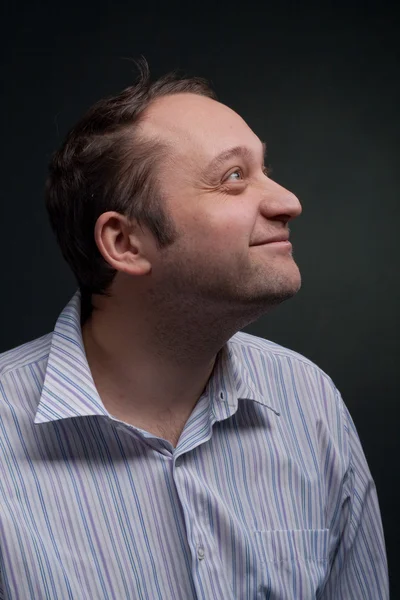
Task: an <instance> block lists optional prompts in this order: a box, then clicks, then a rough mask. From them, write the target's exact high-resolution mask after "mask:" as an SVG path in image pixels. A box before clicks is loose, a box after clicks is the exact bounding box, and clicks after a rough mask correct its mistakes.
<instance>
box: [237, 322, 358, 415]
mask: <svg viewBox="0 0 400 600" xmlns="http://www.w3.org/2000/svg"><path fill="white" fill-rule="evenodd" d="M230 341H231V343H232V344H233V346H234V348H235V353H236V354H237V356H238V357H239V358H240V359H241V362H242V364H244V365H246V369H247V370H248V372H249V373H250V375H251V378H252V380H253V381H254V382H257V387H258V389H260V390H262V391H265V393H267V394H268V395H269V396H272V397H273V402H274V405H275V407H276V408H277V409H278V410H279V411H280V412H282V413H287V412H288V411H290V412H293V411H300V412H302V413H305V414H306V415H307V416H309V417H310V418H316V419H318V418H319V417H323V418H324V419H326V418H327V419H328V420H329V421H330V422H331V423H334V422H336V423H337V421H338V420H339V421H340V422H341V426H345V422H344V421H345V420H346V419H345V414H346V411H345V407H344V403H343V400H342V397H341V394H340V392H339V390H338V389H337V387H336V385H335V384H334V382H333V380H332V378H331V377H330V375H328V373H326V372H325V371H324V370H323V369H322V368H321V367H319V366H318V365H317V364H315V363H314V362H313V361H312V360H310V359H309V358H307V357H306V356H304V355H302V354H300V353H299V352H296V351H295V350H291V349H290V348H286V347H285V346H282V345H280V344H277V343H275V342H273V341H271V340H268V339H265V338H261V337H258V336H255V335H252V334H249V333H245V332H243V331H239V332H238V333H236V334H235V335H234V336H233V337H232V338H231V340H230Z"/></svg>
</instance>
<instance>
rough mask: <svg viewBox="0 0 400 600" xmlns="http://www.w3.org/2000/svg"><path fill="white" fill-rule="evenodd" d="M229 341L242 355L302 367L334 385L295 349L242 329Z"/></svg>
mask: <svg viewBox="0 0 400 600" xmlns="http://www.w3.org/2000/svg"><path fill="white" fill-rule="evenodd" d="M230 341H231V342H232V343H233V344H235V347H236V348H237V350H238V351H239V352H241V353H242V354H243V355H245V354H246V353H247V354H249V353H251V354H252V355H253V356H257V355H258V357H259V358H260V359H261V358H263V359H264V360H265V359H267V360H269V361H271V362H272V361H275V362H276V363H281V364H283V365H284V364H286V365H287V366H288V367H289V366H292V367H298V368H299V367H302V368H304V369H306V370H307V372H309V373H310V374H312V375H314V377H322V378H323V379H325V380H326V382H327V383H329V384H330V385H334V384H333V381H332V379H331V377H330V376H329V375H328V374H327V373H326V372H325V371H324V370H323V369H321V368H320V367H319V366H318V365H317V364H315V363H314V362H313V361H312V360H310V359H309V358H307V357H306V356H304V355H303V354H300V353H299V352H296V351H295V350H292V349H290V348H286V347H285V346H281V345H280V344H277V343H276V342H273V341H271V340H268V339H266V338H262V337H258V336H256V335H252V334H250V333H245V332H244V331H239V332H238V333H236V334H235V335H234V336H233V337H232V338H231V340H230Z"/></svg>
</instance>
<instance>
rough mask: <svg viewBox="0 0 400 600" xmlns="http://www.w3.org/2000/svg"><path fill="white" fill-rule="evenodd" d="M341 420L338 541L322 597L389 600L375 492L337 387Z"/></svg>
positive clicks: (334, 599)
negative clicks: (342, 447)
mask: <svg viewBox="0 0 400 600" xmlns="http://www.w3.org/2000/svg"><path fill="white" fill-rule="evenodd" d="M336 392H337V395H338V401H339V403H340V405H341V409H342V415H343V419H344V437H345V438H346V442H345V447H346V454H347V457H346V459H347V465H348V466H347V470H346V474H345V480H344V484H343V494H342V502H341V507H340V515H338V519H339V526H338V539H337V544H336V547H335V549H334V552H333V556H332V563H331V571H330V575H329V578H328V581H327V583H326V586H325V588H324V591H323V593H322V595H321V596H320V599H321V600H388V599H389V580H388V568H387V558H386V550H385V540H384V533H383V527H382V520H381V515H380V510H379V502H378V496H377V492H376V487H375V483H374V480H373V479H372V475H371V472H370V470H369V467H368V464H367V460H366V458H365V455H364V452H363V449H362V446H361V442H360V439H359V436H358V434H357V430H356V427H355V425H354V422H353V420H352V418H351V416H350V413H349V411H348V409H347V408H346V406H345V404H344V402H343V400H342V397H341V395H340V393H339V392H338V391H337V390H336Z"/></svg>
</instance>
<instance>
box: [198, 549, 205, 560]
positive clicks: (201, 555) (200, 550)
mask: <svg viewBox="0 0 400 600" xmlns="http://www.w3.org/2000/svg"><path fill="white" fill-rule="evenodd" d="M197 558H198V559H199V560H203V558H204V548H203V546H199V548H198V550H197Z"/></svg>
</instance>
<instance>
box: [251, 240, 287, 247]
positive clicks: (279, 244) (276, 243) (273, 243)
mask: <svg viewBox="0 0 400 600" xmlns="http://www.w3.org/2000/svg"><path fill="white" fill-rule="evenodd" d="M255 246H273V247H274V248H291V247H292V244H291V243H290V242H289V240H274V241H271V242H262V243H261V244H255Z"/></svg>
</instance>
